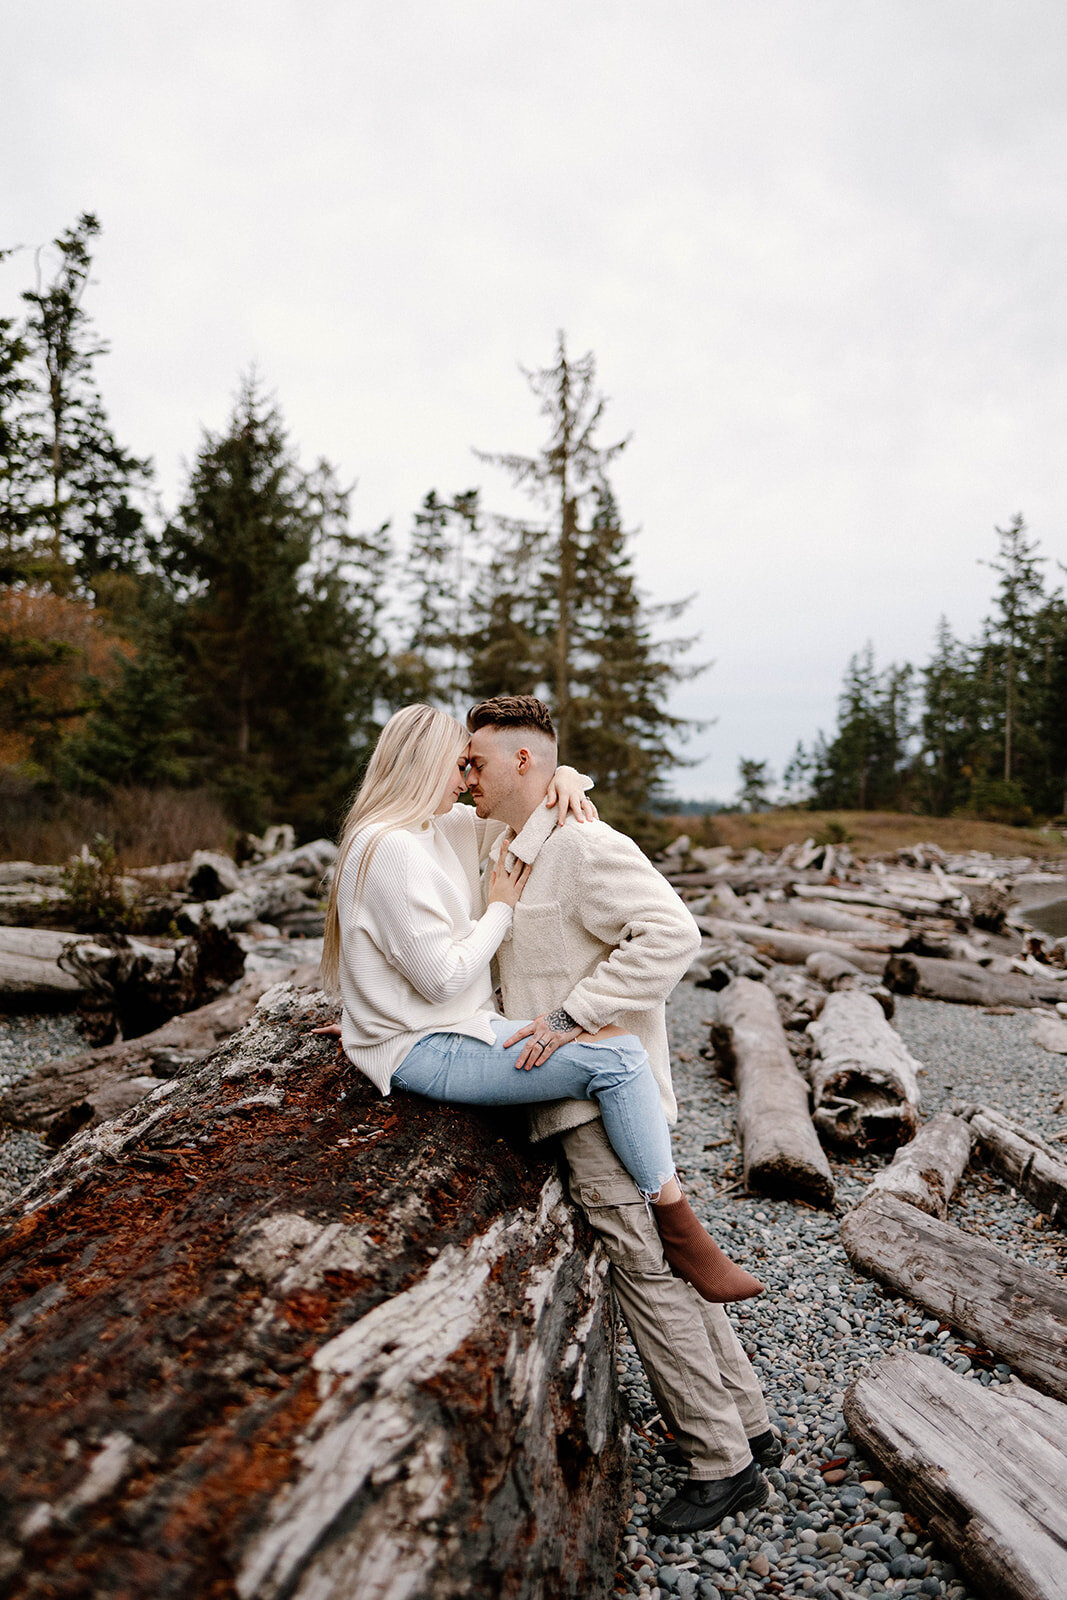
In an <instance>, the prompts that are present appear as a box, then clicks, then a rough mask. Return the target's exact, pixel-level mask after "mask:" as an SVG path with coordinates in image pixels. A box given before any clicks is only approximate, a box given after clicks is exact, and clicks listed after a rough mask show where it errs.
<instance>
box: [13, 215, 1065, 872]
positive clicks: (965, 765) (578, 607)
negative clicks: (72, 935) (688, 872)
mask: <svg viewBox="0 0 1067 1600" xmlns="http://www.w3.org/2000/svg"><path fill="white" fill-rule="evenodd" d="M99 232H100V224H99V221H98V219H97V218H96V217H95V216H94V215H93V214H92V213H89V212H86V213H84V214H83V215H81V216H80V217H79V218H78V219H77V221H76V222H75V224H74V225H73V226H72V227H71V228H69V229H68V230H67V231H66V232H64V233H62V234H60V236H59V237H58V238H56V239H55V240H54V241H53V242H52V243H51V244H50V245H49V246H47V247H46V248H44V249H42V250H41V251H38V252H37V255H36V258H35V267H34V270H33V271H32V272H29V276H30V277H32V278H33V279H34V281H33V283H32V286H30V287H27V288H26V289H25V290H24V292H23V294H22V309H21V313H20V314H19V315H17V316H9V317H4V318H0V797H2V801H3V805H2V808H0V809H2V818H0V853H6V854H8V855H12V854H20V853H22V854H25V853H32V851H33V849H34V847H35V844H34V842H35V841H36V848H37V849H38V851H39V852H43V854H42V859H43V858H44V856H45V855H47V854H48V853H49V851H50V850H51V851H52V853H56V852H57V851H58V852H59V853H62V843H61V842H62V841H63V840H66V842H67V843H68V844H69V843H70V842H71V840H72V839H73V838H74V834H71V833H70V831H69V829H68V831H67V832H66V833H64V831H63V828H62V827H61V826H58V824H59V823H60V822H61V821H62V819H63V818H64V817H66V818H72V819H73V820H72V821H71V823H70V826H71V827H73V828H74V829H75V832H76V831H77V829H78V827H81V829H82V832H83V833H84V832H85V829H86V828H87V827H88V826H89V821H88V819H97V821H98V822H99V823H100V826H102V827H103V828H104V831H105V832H107V833H109V834H110V835H111V841H112V844H113V845H114V846H116V847H117V848H118V849H119V850H120V852H121V851H123V850H125V851H126V852H127V854H128V853H129V851H130V850H131V849H133V850H135V851H136V850H137V849H138V848H140V849H142V850H143V848H144V843H143V839H142V842H141V844H140V845H138V844H137V843H136V842H135V841H136V839H137V838H138V836H139V834H140V835H143V834H144V831H145V827H146V826H148V827H149V828H150V830H151V831H153V832H155V833H156V834H157V835H158V831H159V827H160V823H159V818H160V816H161V815H162V814H164V813H165V814H166V816H167V818H168V819H169V820H170V821H171V822H173V819H174V818H176V817H177V818H182V817H184V818H186V819H187V821H188V827H189V830H190V831H191V832H192V833H194V834H195V833H196V832H197V831H199V832H200V833H201V834H204V835H207V834H211V833H212V832H213V831H214V833H215V834H217V835H218V834H222V835H225V837H226V838H230V839H231V840H232V837H234V836H235V835H236V833H237V832H238V831H241V830H245V831H256V830H261V829H262V828H263V827H264V826H266V825H267V824H269V823H271V822H274V821H279V820H283V821H287V822H292V823H293V824H294V825H295V827H296V829H297V832H298V835H299V836H300V837H304V838H309V837H314V836H316V835H318V834H321V833H323V832H332V831H334V830H335V828H336V824H337V820H338V817H339V815H340V812H341V810H342V809H343V807H344V804H345V802H346V800H347V798H348V796H349V795H350V794H351V792H352V790H353V788H354V787H355V785H356V784H357V783H358V780H359V775H360V771H361V768H362V765H363V763H364V762H365V760H366V757H367V754H368V752H369V749H370V747H371V745H372V744H373V741H374V738H375V736H376V733H377V730H378V729H379V728H380V726H381V724H382V722H383V721H384V719H385V718H386V717H387V716H388V715H389V713H390V711H391V710H393V709H395V707H397V706H399V705H402V704H404V703H406V702H408V701H411V700H415V699H419V700H429V701H432V702H434V703H437V704H440V705H443V706H446V707H447V708H448V709H449V710H452V711H453V712H455V713H456V714H457V715H460V716H462V714H463V712H464V711H465V709H466V707H467V706H468V705H469V704H470V703H472V702H473V701H474V700H476V699H478V698H481V697H483V696H486V695H492V694H499V693H505V692H509V693H536V694H540V695H542V696H543V697H544V698H546V699H547V700H548V701H549V702H550V704H551V705H552V707H553V711H554V714H555V717H556V720H557V724H558V728H559V734H560V748H561V758H562V759H566V760H569V761H571V762H573V763H574V764H576V765H577V766H579V767H581V768H582V769H583V770H586V771H588V772H589V773H591V774H592V776H593V778H594V780H595V782H596V786H597V796H598V801H599V803H600V806H601V810H602V813H603V814H604V816H605V817H606V818H607V819H608V820H609V821H611V822H613V823H615V824H616V825H617V826H620V827H623V828H625V829H627V830H628V831H630V832H632V833H633V834H634V836H635V837H637V838H639V839H640V840H642V841H643V842H646V843H651V842H653V841H655V840H656V839H657V837H660V836H661V833H662V827H661V825H660V824H657V822H656V821H655V816H654V814H655V813H656V812H662V811H663V810H664V809H665V808H669V803H670V792H669V791H670V778H671V774H672V771H673V770H675V769H676V768H677V767H678V766H679V765H681V764H683V763H684V742H685V738H686V736H687V735H688V734H689V733H691V732H692V731H694V728H696V727H699V726H700V725H699V724H693V723H692V722H689V723H687V722H686V721H684V720H683V719H682V718H680V717H678V716H677V715H675V714H674V713H673V712H672V710H671V691H672V689H673V688H674V686H675V685H676V684H677V683H678V682H679V681H681V680H682V679H684V678H687V677H692V676H695V675H697V674H699V673H700V672H701V671H703V670H704V668H703V666H702V665H701V664H700V663H695V664H694V663H693V662H692V661H690V659H689V654H690V651H691V649H692V646H693V644H694V640H693V639H692V638H691V637H686V636H684V635H683V636H675V637H670V632H671V624H672V623H673V622H674V621H675V620H676V619H677V618H678V617H679V616H680V614H681V613H682V612H683V611H684V608H685V605H686V601H684V600H682V601H679V602H676V603H673V604H660V605H651V604H649V603H648V602H647V600H646V599H645V597H644V596H643V595H642V593H641V591H640V589H639V586H638V583H637V579H636V575H635V570H634V566H633V561H632V556H631V552H630V533H629V531H628V530H627V528H626V526H625V524H624V521H623V517H622V513H621V511H620V508H619V505H618V503H617V500H616V497H615V494H614V492H613V488H612V483H611V469H612V464H613V462H614V461H615V460H616V458H617V457H618V455H619V453H620V452H621V451H622V450H623V449H624V448H625V446H626V443H627V441H626V440H625V439H621V440H614V441H611V442H609V443H604V442H603V440H602V432H603V423H604V412H605V400H604V397H603V396H602V394H601V393H600V391H599V389H598V386H597V374H596V363H595V360H594V357H593V355H592V354H586V355H583V356H581V357H573V356H572V355H571V354H570V353H569V352H568V349H567V345H566V340H565V338H564V336H563V335H562V334H560V336H559V339H558V342H557V346H556V349H555V352H554V354H553V357H552V359H551V361H550V363H549V365H547V366H546V367H544V368H541V369H537V370H533V371H527V372H526V374H525V375H526V379H527V381H528V383H529V386H530V390H531V395H532V398H533V400H534V401H535V403H536V404H537V406H538V409H539V412H540V414H541V416H542V418H543V419H544V422H545V424H546V437H545V441H544V443H543V445H542V447H541V449H540V450H539V451H538V453H537V454H535V455H525V454H521V453H503V454H491V453H488V452H481V451H476V452H475V454H476V456H477V457H478V459H479V461H480V462H481V463H482V465H484V466H485V467H486V468H487V469H488V470H489V472H490V473H492V474H494V475H495V478H496V481H497V482H498V483H500V482H504V483H507V484H508V486H509V493H510V492H511V491H514V490H518V491H520V493H521V494H522V495H523V496H525V497H526V500H527V502H528V505H529V514H528V515H526V516H515V515H506V514H502V513H499V512H496V511H494V510H493V509H492V508H491V506H490V505H488V504H487V503H486V498H485V496H484V495H483V490H482V489H481V488H480V487H468V488H464V489H459V490H457V489H450V490H447V491H442V490H441V489H439V488H431V489H429V490H428V491H426V492H425V493H424V494H422V497H421V504H420V507H419V510H418V511H417V512H416V513H415V516H414V518H413V525H412V526H411V527H410V528H409V529H402V530H396V529H393V528H391V527H390V526H389V525H388V524H386V525H383V526H381V527H376V528H372V529H361V528H359V527H358V526H357V525H356V522H355V520H354V517H353V507H352V499H353V493H352V489H351V488H350V487H349V486H348V485H347V483H346V481H345V479H344V478H343V477H342V475H341V472H340V469H339V468H338V467H337V466H336V465H334V464H332V463H330V462H329V461H327V460H325V459H322V458H321V457H319V458H312V461H311V464H310V465H309V464H306V462H305V460H304V459H303V457H302V455H301V452H300V451H299V450H298V448H297V446H296V445H295V444H294V442H293V441H292V440H291V439H290V438H289V436H288V434H287V430H286V426H285V422H284V419H283V415H282V410H281V407H280V404H279V402H278V400H277V399H276V398H275V397H274V396H273V395H272V394H271V393H270V392H269V390H268V388H267V386H266V384H265V383H264V381H263V380H262V379H261V378H260V377H259V376H258V375H257V374H256V373H255V372H249V373H246V374H244V375H243V376H241V377H240V378H239V380H238V385H237V391H236V395H235V399H234V403H233V408H232V413H231V415H230V417H229V420H228V422H227V424H226V426H225V427H224V428H223V429H221V430H220V431H219V432H218V433H213V432H211V431H208V430H204V431H203V433H202V437H201V440H200V444H199V448H198V449H197V451H196V454H195V457H194V459H193V460H192V462H191V464H190V466H189V468H188V471H187V474H186V478H185V482H184V484H183V486H182V488H181V491H180V493H179V495H178V498H177V504H176V505H174V506H172V507H169V508H168V507H165V506H163V505H162V504H161V502H160V497H159V494H158V491H157V489H156V487H155V480H154V469H153V463H152V461H151V460H150V459H148V458H145V457H138V456H136V455H134V454H133V453H132V452H131V451H130V450H128V449H127V448H125V446H124V445H123V444H122V443H121V442H120V441H119V440H118V439H117V438H116V437H115V433H114V431H113V428H112V425H111V422H110V420H109V416H108V411H107V408H106V405H105V402H104V399H103V396H102V393H101V388H100V378H99V370H98V367H99V362H100V360H101V358H102V357H104V356H105V355H106V353H107V349H108V345H107V341H106V339H105V338H103V337H102V336H101V334H100V333H99V332H98V330H97V329H96V326H95V324H94V321H93V318H92V313H91V304H90V302H91V290H92V285H93V279H92V264H93V250H94V244H95V241H96V239H97V237H98V235H99ZM5 253H6V254H11V253H12V252H10V251H8V252H5ZM27 264H28V258H27ZM417 496H418V491H416V495H414V496H413V498H417ZM996 538H997V543H996V547H995V549H994V550H992V551H991V553H990V558H989V560H988V561H987V563H986V564H987V565H988V566H989V567H990V569H991V572H992V574H993V595H992V601H991V607H990V611H989V615H988V616H987V617H986V619H985V621H984V622H983V624H982V626H981V628H980V629H979V632H978V635H977V637H976V638H974V639H971V640H962V639H957V638H956V637H955V636H954V634H953V632H952V629H951V627H950V624H949V622H948V620H947V619H946V618H942V620H941V622H940V624H939V627H938V631H937V636H936V641H935V646H934V650H933V654H932V656H931V658H930V660H929V661H928V662H927V663H926V664H925V665H922V666H919V667H916V666H913V665H911V664H909V663H903V664H896V663H893V664H890V665H888V666H886V667H883V668H879V667H878V665H877V663H876V660H875V655H874V651H873V648H872V647H871V645H869V644H868V645H867V646H865V647H864V648H863V649H861V650H859V651H857V653H856V654H855V655H853V657H852V658H851V660H850V661H849V663H848V666H847V670H846V672H845V676H844V682H843V684H842V688H841V693H840V697H839V703H838V715H837V725H836V727H835V728H834V729H833V730H832V731H831V732H830V733H829V734H824V733H822V732H820V733H818V734H817V735H816V736H815V737H814V739H810V738H809V739H808V741H807V742H805V741H804V739H803V738H802V739H801V740H800V742H798V744H797V747H796V750H795V752H794V754H793V756H792V758H791V760H790V761H789V763H788V764H787V765H786V767H785V769H784V771H783V772H782V774H781V776H780V782H778V783H777V784H776V782H775V775H774V774H773V773H772V771H771V768H770V764H769V762H767V761H765V760H762V759H758V758H756V757H752V758H743V759H742V760H741V762H740V769H739V777H740V789H739V795H738V802H737V803H738V804H739V805H740V806H741V807H742V808H744V809H747V810H760V809H763V808H765V807H766V806H768V805H770V804H771V797H772V794H774V796H775V799H776V802H777V803H778V804H785V805H791V806H800V807H810V808H812V809H818V810H835V809H841V810H860V811H864V810H897V811H904V812H911V813H921V814H927V815H934V816H946V815H951V814H957V815H964V816H968V815H969V816H975V817H982V818H985V819H988V820H991V821H999V822H1011V823H1020V824H1021V823H1027V822H1030V821H1032V820H1034V819H1036V818H1055V817H1059V816H1062V814H1063V813H1064V811H1065V810H1067V799H1065V792H1064V791H1065V786H1067V603H1065V601H1064V598H1063V594H1062V592H1061V589H1060V588H1059V586H1058V585H1056V584H1055V583H1054V581H1053V577H1052V571H1053V570H1054V564H1053V563H1050V562H1049V560H1048V559H1047V558H1046V557H1045V556H1043V555H1042V554H1041V552H1040V546H1039V543H1038V541H1037V540H1036V539H1034V538H1033V537H1031V535H1030V532H1029V530H1028V529H1027V527H1026V524H1025V522H1024V520H1023V518H1022V516H1021V515H1018V516H1016V517H1014V518H1013V519H1012V520H1011V521H1010V522H1009V524H1008V526H1007V527H1005V528H997V529H996ZM976 559H979V557H978V556H977V555H976ZM1060 570H1062V568H1061V569H1060ZM709 720H711V719H709ZM49 819H51V820H52V821H53V822H55V823H57V827H56V828H54V829H53V832H52V835H51V836H49V835H48V832H47V824H48V822H49ZM101 819H103V820H102V821H101ZM139 819H140V820H139ZM145 819H154V820H150V821H149V822H148V823H147V824H146V822H145ZM42 827H44V829H45V831H44V832H43V833H42V831H41V829H42ZM49 837H51V840H52V842H51V844H49V843H48V839H49ZM193 842H204V843H207V842H212V841H210V840H209V839H208V838H207V837H204V838H203V839H201V840H199V841H195V840H194V841H187V840H182V839H177V838H176V839H175V843H174V846H173V848H174V849H175V850H177V851H179V853H180V849H181V848H182V846H183V845H184V844H186V843H189V844H190V847H191V843H193ZM218 842H223V839H222V837H220V838H219V841H218Z"/></svg>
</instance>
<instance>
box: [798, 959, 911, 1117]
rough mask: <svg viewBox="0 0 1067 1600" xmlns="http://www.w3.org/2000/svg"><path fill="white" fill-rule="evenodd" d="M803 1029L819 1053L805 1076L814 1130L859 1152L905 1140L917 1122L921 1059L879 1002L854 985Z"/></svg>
mask: <svg viewBox="0 0 1067 1600" xmlns="http://www.w3.org/2000/svg"><path fill="white" fill-rule="evenodd" d="M808 1032H809V1034H810V1035H811V1037H812V1040H813V1041H814V1044H815V1048H816V1050H817V1051H818V1056H817V1057H816V1059H815V1060H814V1061H813V1062H812V1064H811V1070H810V1073H809V1075H808V1076H809V1079H810V1082H811V1088H812V1095H813V1107H812V1114H811V1115H812V1121H813V1122H814V1124H815V1127H816V1129H817V1130H818V1132H819V1133H820V1134H825V1135H826V1136H827V1137H828V1138H830V1139H832V1140H834V1142H835V1143H837V1144H843V1145H849V1146H852V1147H853V1148H856V1149H862V1148H865V1147H867V1146H869V1145H873V1146H876V1147H880V1148H882V1149H884V1148H886V1147H889V1148H893V1147H895V1146H896V1145H900V1144H906V1143H907V1141H908V1140H909V1139H910V1138H911V1137H912V1135H913V1134H914V1132H915V1127H916V1123H917V1120H918V1111H919V1079H918V1076H917V1074H918V1072H919V1070H920V1065H921V1064H920V1063H919V1062H918V1061H916V1060H915V1058H914V1056H911V1055H909V1053H908V1051H907V1050H906V1049H905V1048H904V1044H903V1041H902V1040H901V1038H900V1035H899V1034H898V1033H897V1032H896V1030H895V1029H894V1028H893V1027H891V1026H890V1024H889V1023H888V1022H887V1021H886V1019H885V1013H884V1012H883V1010H882V1008H881V1006H880V1005H879V1004H878V1002H877V1000H874V999H872V997H871V996H870V995H869V994H861V993H859V992H858V991H856V990H846V991H844V992H841V993H838V994H831V995H829V996H828V998H827V1001H826V1004H825V1005H824V1006H823V1008H822V1011H821V1012H820V1013H819V1016H818V1017H817V1019H816V1020H815V1021H814V1022H811V1023H809V1024H808Z"/></svg>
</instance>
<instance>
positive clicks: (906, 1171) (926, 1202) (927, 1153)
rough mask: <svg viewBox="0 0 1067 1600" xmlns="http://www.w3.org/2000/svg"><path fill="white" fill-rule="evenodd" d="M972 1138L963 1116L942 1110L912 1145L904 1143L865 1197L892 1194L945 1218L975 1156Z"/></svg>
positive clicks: (921, 1130)
mask: <svg viewBox="0 0 1067 1600" xmlns="http://www.w3.org/2000/svg"><path fill="white" fill-rule="evenodd" d="M972 1139H973V1135H972V1133H971V1129H970V1127H969V1126H968V1124H967V1123H966V1122H964V1120H963V1118H962V1117H954V1116H953V1115H952V1113H951V1111H939V1112H938V1114H937V1116H936V1117H932V1118H931V1119H930V1121H929V1122H926V1123H924V1124H923V1126H922V1127H921V1128H920V1129H919V1131H918V1133H917V1134H916V1135H915V1138H914V1139H913V1140H912V1141H911V1143H910V1144H905V1145H901V1147H900V1149H899V1150H897V1151H896V1153H895V1154H894V1156H893V1159H892V1161H891V1162H890V1163H889V1165H888V1167H883V1168H882V1170H881V1172H879V1173H877V1174H876V1176H875V1178H874V1181H873V1182H872V1183H871V1186H870V1188H869V1189H868V1190H867V1193H866V1195H865V1196H864V1200H867V1199H869V1198H870V1196H871V1195H872V1194H891V1195H895V1196H896V1198H897V1199H898V1200H906V1201H907V1202H908V1204H909V1205H912V1206H918V1208H919V1210H920V1211H925V1212H926V1214H927V1216H930V1217H941V1218H942V1219H944V1218H945V1217H946V1216H947V1215H948V1206H949V1201H950V1200H951V1199H952V1196H953V1195H954V1194H955V1192H956V1185H957V1184H958V1183H959V1181H960V1179H961V1178H962V1177H963V1174H964V1172H965V1171H966V1169H967V1163H968V1161H969V1160H970V1159H971V1143H972Z"/></svg>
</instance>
